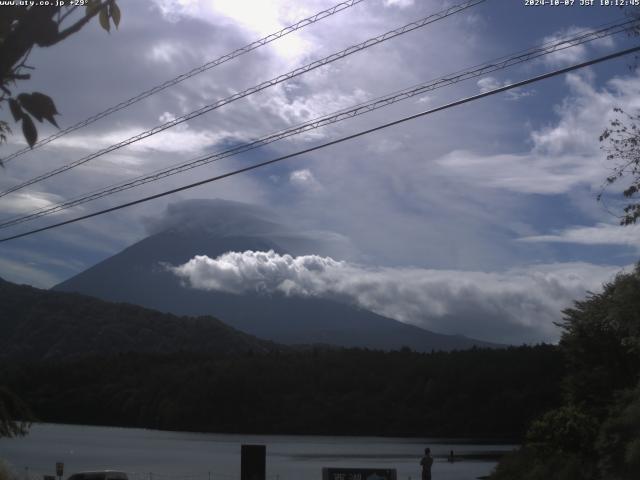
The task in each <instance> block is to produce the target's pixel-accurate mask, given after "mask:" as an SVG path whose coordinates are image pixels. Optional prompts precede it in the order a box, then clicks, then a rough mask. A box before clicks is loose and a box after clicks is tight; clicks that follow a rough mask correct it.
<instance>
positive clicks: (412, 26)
mask: <svg viewBox="0 0 640 480" xmlns="http://www.w3.org/2000/svg"><path fill="white" fill-rule="evenodd" d="M486 1H487V0H470V1H467V2H465V3H461V4H458V5H454V6H453V7H449V8H447V9H445V10H442V11H440V12H438V13H435V14H433V15H429V16H427V17H424V18H422V19H420V20H417V21H415V22H411V23H408V24H406V25H404V26H402V27H400V28H397V29H395V30H391V31H389V32H386V33H384V34H382V35H379V36H377V37H374V38H370V39H369V40H366V41H364V42H362V43H359V44H357V45H353V46H351V47H348V48H346V49H345V50H342V51H340V52H338V53H334V54H332V55H329V56H327V57H325V58H323V59H321V60H316V61H315V62H311V63H309V64H307V65H305V66H303V67H299V68H296V69H295V70H292V71H290V72H288V73H285V74H282V75H279V76H278V77H275V78H273V79H271V80H267V81H266V82H262V83H261V84H259V85H256V86H254V87H251V88H248V89H246V90H243V91H242V92H239V93H235V94H233V95H231V96H229V97H227V98H224V99H222V100H218V101H216V102H214V103H212V104H209V105H205V106H204V107H201V108H199V109H198V110H194V111H192V112H191V113H188V114H185V115H182V116H181V117H178V118H176V119H174V120H171V121H169V122H166V123H163V124H162V125H158V126H156V127H154V128H152V129H150V130H146V131H144V132H142V133H139V134H138V135H135V136H133V137H130V138H128V139H127V140H123V141H121V142H119V143H116V144H114V145H111V146H109V147H106V148H103V149H102V150H99V151H97V152H94V153H92V154H90V155H88V156H86V157H83V158H81V159H79V160H76V161H74V162H71V163H69V164H67V165H63V166H61V167H59V168H56V169H54V170H51V171H50V172H47V173H45V174H42V175H40V176H37V177H35V178H32V179H31V180H27V181H26V182H23V183H20V184H18V185H14V186H13V187H10V188H8V189H7V190H4V191H2V192H0V197H4V196H6V195H8V194H10V193H12V192H15V191H17V190H20V189H22V188H24V187H27V186H29V185H33V184H34V183H38V182H40V181H42V180H45V179H47V178H51V177H53V176H55V175H58V174H60V173H63V172H66V171H67V170H71V169H72V168H75V167H77V166H79V165H82V164H84V163H87V162H89V161H90V160H93V159H95V158H98V157H100V156H102V155H105V154H107V153H109V152H113V151H114V150H118V149H119V148H122V147H125V146H127V145H131V144H132V143H135V142H138V141H140V140H143V139H145V138H148V137H150V136H152V135H155V134H156V133H160V132H162V131H164V130H167V129H168V128H171V127H175V126H176V125H179V124H181V123H184V122H186V121H188V120H192V119H194V118H196V117H199V116H201V115H204V114H205V113H208V112H210V111H212V110H215V109H217V108H220V107H222V106H223V105H227V104H229V103H231V102H234V101H236V100H239V99H241V98H244V97H247V96H249V95H252V94H254V93H257V92H260V91H262V90H265V89H267V88H269V87H272V86H274V85H277V84H279V83H282V82H285V81H287V80H291V79H292V78H295V77H298V76H300V75H302V74H304V73H307V72H309V71H311V70H314V69H316V68H319V67H322V66H324V65H328V64H330V63H332V62H335V61H336V60H339V59H342V58H344V57H346V56H348V55H351V54H353V53H356V52H359V51H361V50H365V49H367V48H369V47H372V46H374V45H377V44H379V43H382V42H385V41H387V40H390V39H392V38H395V37H397V36H399V35H404V34H405V33H408V32H411V31H413V30H416V29H418V28H422V27H424V26H426V25H429V24H430V23H434V22H437V21H438V20H442V19H443V18H446V17H449V16H451V15H454V14H456V13H459V12H461V11H463V10H466V9H467V8H470V7H473V6H475V5H478V4H480V3H484V2H486Z"/></svg>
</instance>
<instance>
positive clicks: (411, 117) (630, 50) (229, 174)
mask: <svg viewBox="0 0 640 480" xmlns="http://www.w3.org/2000/svg"><path fill="white" fill-rule="evenodd" d="M638 51H640V46H639V47H633V48H628V49H626V50H621V51H618V52H616V53H612V54H609V55H605V56H603V57H599V58H595V59H593V60H589V61H587V62H583V63H579V64H576V65H572V66H570V67H565V68H561V69H559V70H555V71H553V72H549V73H545V74H543V75H538V76H536V77H533V78H529V79H527V80H522V81H520V82H516V83H512V84H509V85H505V86H504V87H500V88H495V89H493V90H490V91H488V92H484V93H479V94H477V95H473V96H471V97H466V98H463V99H461V100H456V101H455V102H451V103H447V104H445V105H441V106H439V107H436V108H432V109H430V110H425V111H423V112H419V113H416V114H414V115H409V116H407V117H403V118H400V119H398V120H394V121H393V122H389V123H384V124H382V125H378V126H377V127H373V128H369V129H367V130H362V131H360V132H357V133H354V134H352V135H347V136H346V137H342V138H338V139H337V140H332V141H330V142H326V143H323V144H320V145H316V146H315V147H310V148H306V149H304V150H299V151H297V152H294V153H290V154H288V155H283V156H281V157H277V158H274V159H271V160H267V161H264V162H260V163H256V164H253V165H250V166H248V167H244V168H240V169H237V170H233V171H231V172H227V173H224V174H221V175H216V176H214V177H210V178H207V179H205V180H200V181H198V182H194V183H190V184H188V185H184V186H182V187H178V188H173V189H171V190H167V191H164V192H162V193H157V194H155V195H150V196H148V197H144V198H140V199H138V200H134V201H132V202H127V203H123V204H120V205H117V206H115V207H110V208H106V209H104V210H99V211H97V212H93V213H90V214H87V215H82V216H80V217H76V218H72V219H70V220H65V221H63V222H59V223H55V224H52V225H48V226H46V227H41V228H37V229H34V230H29V231H27V232H24V233H20V234H17V235H12V236H9V237H4V238H0V243H3V242H7V241H9V240H14V239H17V238H22V237H26V236H28V235H33V234H35V233H39V232H44V231H46V230H51V229H53V228H57V227H61V226H63V225H68V224H70V223H75V222H79V221H81V220H86V219H88V218H92V217H96V216H99V215H104V214H105V213H109V212H114V211H116V210H121V209H123V208H126V207H131V206H133V205H138V204H140V203H145V202H148V201H151V200H155V199H157V198H161V197H165V196H167V195H172V194H174V193H178V192H182V191H184V190H189V189H191V188H194V187H198V186H200V185H205V184H207V183H211V182H215V181H218V180H222V179H224V178H228V177H232V176H235V175H238V174H240V173H245V172H249V171H251V170H255V169H258V168H261V167H265V166H267V165H271V164H274V163H277V162H281V161H283V160H287V159H289V158H293V157H298V156H300V155H303V154H306V153H310V152H314V151H316V150H321V149H323V148H326V147H329V146H331V145H337V144H339V143H342V142H346V141H348V140H352V139H354V138H358V137H362V136H364V135H368V134H370V133H373V132H377V131H379V130H383V129H385V128H389V127H392V126H394V125H399V124H401V123H404V122H407V121H409V120H414V119H416V118H420V117H424V116H426V115H430V114H432V113H436V112H439V111H442V110H447V109H449V108H453V107H456V106H458V105H463V104H465V103H469V102H473V101H475V100H480V99H481V98H485V97H489V96H491V95H496V94H498V93H502V92H506V91H508V90H513V89H514V88H519V87H523V86H525V85H529V84H531V83H535V82H539V81H541V80H545V79H547V78H551V77H556V76H558V75H562V74H564V73H568V72H572V71H574V70H578V69H580V68H585V67H588V66H591V65H595V64H597V63H601V62H605V61H607V60H612V59H614V58H618V57H622V56H624V55H629V54H630V53H635V52H638Z"/></svg>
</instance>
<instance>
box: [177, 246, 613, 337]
mask: <svg viewBox="0 0 640 480" xmlns="http://www.w3.org/2000/svg"><path fill="white" fill-rule="evenodd" d="M167 268H168V269H169V270H170V271H172V272H173V273H174V274H175V275H177V276H178V277H179V278H181V279H182V280H183V281H184V283H185V284H186V285H187V286H189V287H191V288H196V289H201V290H216V291H222V292H227V293H233V294H245V293H254V292H258V293H262V294H267V295H271V294H282V295H286V296H301V297H323V298H330V299H335V300H341V301H346V302H349V303H352V304H354V305H357V306H358V307H360V308H365V309H367V310H371V311H373V312H376V313H378V314H381V315H384V316H387V317H390V318H394V319H396V320H399V321H402V322H406V323H411V324H414V325H418V326H421V327H424V328H427V329H430V330H434V331H437V332H443V333H460V332H464V333H465V334H466V335H470V336H475V337H477V338H481V339H485V340H492V341H502V342H520V341H523V340H527V341H541V340H546V341H554V340H557V338H558V334H559V332H558V329H557V328H556V327H555V326H554V324H553V322H556V321H558V320H560V319H561V315H562V314H561V312H562V310H563V309H564V308H567V307H569V306H570V305H571V304H572V302H573V301H574V300H577V299H582V298H584V296H585V295H586V293H587V292H588V291H597V290H598V289H600V287H601V285H602V283H603V282H606V281H608V280H611V279H612V278H613V276H614V275H615V274H616V273H617V272H618V271H619V267H614V266H597V265H592V264H587V263H564V264H563V263H559V264H547V265H534V266H528V267H521V268H513V269H510V270H506V271H504V272H479V271H455V270H435V269H424V268H388V267H387V268H380V267H372V266H363V265H359V264H354V263H349V262H345V261H337V260H335V259H333V258H331V257H322V256H318V255H303V256H291V255H280V254H278V253H275V252H274V251H265V252H256V251H250V250H249V251H245V252H228V253H226V254H224V255H221V256H219V257H217V258H213V259H212V258H209V257H206V256H196V257H194V258H192V259H191V260H189V261H188V262H187V263H185V264H183V265H178V266H168V267H167Z"/></svg>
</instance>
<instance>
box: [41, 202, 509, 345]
mask: <svg viewBox="0 0 640 480" xmlns="http://www.w3.org/2000/svg"><path fill="white" fill-rule="evenodd" d="M184 203H186V207H185V205H184V204H183V205H180V204H179V205H178V206H176V207H174V209H175V210H174V214H175V215H174V216H175V217H178V218H177V221H174V222H173V223H171V222H168V223H167V222H164V223H163V222H158V224H156V226H155V232H154V233H152V234H151V235H150V236H148V237H146V238H144V239H142V240H141V241H139V242H137V243H135V244H133V245H130V246H129V247H127V248H125V249H124V250H122V251H121V252H119V253H117V254H115V255H113V256H112V257H110V258H107V259H106V260H104V261H102V262H100V263H98V264H96V265H94V266H92V267H91V268H89V269H87V270H85V271H84V272H82V273H80V274H78V275H76V276H74V277H72V278H70V279H68V280H66V281H64V282H61V283H60V284H58V285H56V286H55V287H53V290H54V291H66V292H78V293H83V294H86V295H91V296H94V297H97V298H101V299H103V300H107V301H116V302H127V303H131V304H136V305H141V306H143V307H146V308H151V309H155V310H158V311H161V312H170V313H173V314H176V315H189V316H198V315H212V316H214V317H216V318H220V319H222V321H223V322H225V323H226V324H228V325H230V326H232V327H234V328H236V329H238V330H240V331H243V332H246V333H249V334H251V335H254V336H257V337H260V338H264V339H266V340H270V341H274V342H277V343H284V344H289V345H292V344H315V343H325V344H331V345H335V346H341V347H360V348H373V349H383V350H397V349H400V348H403V347H409V348H411V349H413V350H416V351H422V352H426V351H431V350H454V349H465V348H471V347H473V346H478V347H501V346H502V345H497V344H492V343H490V342H484V341H480V340H475V339H470V338H467V337H464V336H461V335H444V334H438V333H434V332H430V331H428V330H426V329H422V328H420V327H417V326H414V325H409V324H405V323H402V322H398V321H396V320H392V319H390V318H386V317H383V316H381V315H378V314H376V313H373V312H370V311H368V310H364V309H361V308H358V307H355V306H353V305H350V304H346V303H342V302H340V301H336V300H329V299H324V298H317V297H311V298H302V297H294V296H288V297H287V296H284V295H279V294H273V295H270V296H266V295H263V294H259V293H257V292H255V293H250V294H242V295H238V294H232V293H225V292H219V291H202V290H196V289H192V288H187V287H185V286H184V285H182V284H181V281H180V279H178V278H177V277H176V276H175V275H174V274H173V273H171V272H170V271H168V269H166V268H163V267H162V265H163V264H171V265H180V264H183V263H185V262H187V261H188V260H190V259H191V258H193V257H194V256H196V255H206V256H208V257H210V258H216V257H218V256H220V255H222V254H224V253H227V252H229V251H246V250H253V251H268V250H273V251H275V252H277V253H279V254H285V253H288V254H291V255H308V254H317V253H318V242H315V241H313V239H311V238H309V237H308V236H304V235H301V234H299V233H297V232H293V231H291V230H287V229H286V228H284V227H282V226H281V225H280V224H279V223H278V222H277V221H275V220H272V219H269V218H265V217H264V216H263V212H262V210H260V209H259V207H254V206H248V207H247V208H246V209H244V204H241V203H238V202H226V201H221V200H217V201H190V202H184ZM190 211H195V213H194V216H193V217H192V216H190ZM176 212H177V213H176ZM265 215H266V214H265Z"/></svg>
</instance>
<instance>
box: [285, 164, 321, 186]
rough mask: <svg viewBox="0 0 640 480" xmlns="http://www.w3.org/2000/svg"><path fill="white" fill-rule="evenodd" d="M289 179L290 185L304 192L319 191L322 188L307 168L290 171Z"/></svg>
mask: <svg viewBox="0 0 640 480" xmlns="http://www.w3.org/2000/svg"><path fill="white" fill-rule="evenodd" d="M289 181H290V182H291V184H292V185H294V186H295V187H297V188H299V189H301V190H303V191H305V192H319V191H321V190H322V185H321V184H320V183H319V182H318V180H316V177H315V176H314V175H313V173H311V170H309V169H308V168H304V169H302V170H294V171H293V172H291V173H290V174H289Z"/></svg>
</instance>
